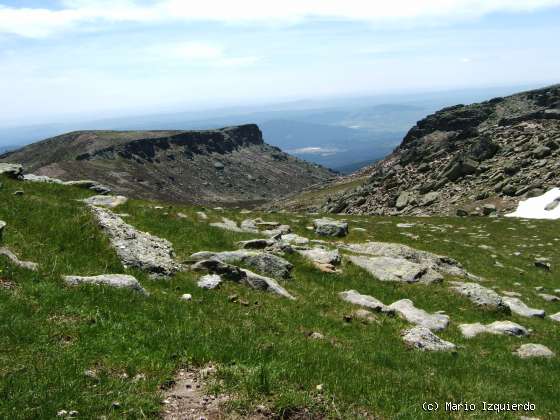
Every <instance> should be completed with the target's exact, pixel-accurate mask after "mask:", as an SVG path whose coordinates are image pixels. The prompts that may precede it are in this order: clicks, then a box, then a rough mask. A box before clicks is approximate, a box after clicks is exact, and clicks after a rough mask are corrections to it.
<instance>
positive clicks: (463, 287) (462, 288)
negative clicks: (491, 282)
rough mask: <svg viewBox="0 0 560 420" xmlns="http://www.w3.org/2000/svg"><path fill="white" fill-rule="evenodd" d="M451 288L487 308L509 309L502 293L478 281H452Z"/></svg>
mask: <svg viewBox="0 0 560 420" xmlns="http://www.w3.org/2000/svg"><path fill="white" fill-rule="evenodd" d="M451 285H452V286H451V289H452V290H454V291H455V292H457V293H459V294H460V295H463V296H465V297H467V298H468V299H469V300H470V301H471V302H473V303H474V304H475V305H477V306H480V307H483V308H485V309H491V310H500V311H506V312H507V311H509V308H508V306H506V304H505V303H504V301H503V300H502V298H501V297H500V295H498V294H497V293H496V292H495V291H493V290H492V289H488V288H487V287H484V286H481V285H480V284H477V283H462V282H458V281H454V282H451Z"/></svg>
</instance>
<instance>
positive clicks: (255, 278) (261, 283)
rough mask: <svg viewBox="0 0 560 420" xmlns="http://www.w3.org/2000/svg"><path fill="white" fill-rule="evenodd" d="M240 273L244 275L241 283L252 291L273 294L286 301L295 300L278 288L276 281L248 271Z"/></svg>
mask: <svg viewBox="0 0 560 420" xmlns="http://www.w3.org/2000/svg"><path fill="white" fill-rule="evenodd" d="M241 271H242V272H243V273H245V278H244V279H243V280H242V283H245V284H247V285H249V286H250V287H252V288H253V289H257V290H263V291H265V292H270V293H275V294H277V295H279V296H282V297H285V298H287V299H290V300H295V297H293V296H292V295H291V294H290V293H289V292H288V291H287V290H286V289H284V288H283V287H282V286H280V285H279V284H278V282H277V281H276V280H274V279H271V278H269V277H265V276H261V275H259V274H256V273H253V272H252V271H249V270H245V269H241Z"/></svg>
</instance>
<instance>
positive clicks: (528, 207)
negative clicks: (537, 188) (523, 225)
mask: <svg viewBox="0 0 560 420" xmlns="http://www.w3.org/2000/svg"><path fill="white" fill-rule="evenodd" d="M554 201H559V202H560V188H553V189H551V190H550V191H548V192H547V193H545V194H543V195H541V196H538V197H533V198H529V199H527V200H524V201H520V202H519V205H518V206H517V210H516V211H515V212H513V213H510V214H506V217H520V218H522V219H549V220H556V219H560V203H559V204H558V205H557V206H556V208H554V209H552V210H545V207H547V206H548V205H549V204H552V203H553V202H554Z"/></svg>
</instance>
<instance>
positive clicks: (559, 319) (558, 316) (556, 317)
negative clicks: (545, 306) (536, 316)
mask: <svg viewBox="0 0 560 420" xmlns="http://www.w3.org/2000/svg"><path fill="white" fill-rule="evenodd" d="M550 319H552V320H553V321H556V322H560V312H558V313H557V314H554V315H550Z"/></svg>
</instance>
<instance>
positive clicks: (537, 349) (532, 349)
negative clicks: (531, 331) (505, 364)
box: [513, 343, 555, 359]
mask: <svg viewBox="0 0 560 420" xmlns="http://www.w3.org/2000/svg"><path fill="white" fill-rule="evenodd" d="M513 354H515V355H516V356H519V357H521V358H522V359H528V358H532V357H543V358H546V359H549V358H551V357H554V356H555V354H554V352H553V351H552V350H550V349H549V348H548V347H546V346H543V345H542V344H533V343H529V344H523V345H522V346H520V347H519V348H518V349H517V350H515V351H514V352H513Z"/></svg>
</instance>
